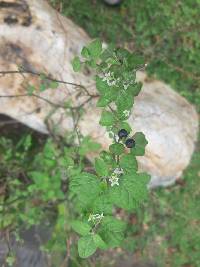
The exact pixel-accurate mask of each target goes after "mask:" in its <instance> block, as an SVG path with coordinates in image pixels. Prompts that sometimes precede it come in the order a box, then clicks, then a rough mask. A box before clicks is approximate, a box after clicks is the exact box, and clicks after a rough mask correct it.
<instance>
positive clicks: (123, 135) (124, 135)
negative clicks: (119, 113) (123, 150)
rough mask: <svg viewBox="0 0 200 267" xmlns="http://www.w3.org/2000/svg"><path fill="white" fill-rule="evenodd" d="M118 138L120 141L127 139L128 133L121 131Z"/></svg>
mask: <svg viewBox="0 0 200 267" xmlns="http://www.w3.org/2000/svg"><path fill="white" fill-rule="evenodd" d="M118 136H119V138H120V139H122V138H124V137H125V138H126V137H127V136H128V132H127V131H126V130H125V129H121V130H120V131H119V132H118Z"/></svg>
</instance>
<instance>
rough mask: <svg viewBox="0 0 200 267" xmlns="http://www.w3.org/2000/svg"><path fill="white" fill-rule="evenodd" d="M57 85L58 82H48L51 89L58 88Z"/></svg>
mask: <svg viewBox="0 0 200 267" xmlns="http://www.w3.org/2000/svg"><path fill="white" fill-rule="evenodd" d="M58 85H59V83H58V82H56V81H51V82H50V84H49V87H50V88H52V89H56V88H58Z"/></svg>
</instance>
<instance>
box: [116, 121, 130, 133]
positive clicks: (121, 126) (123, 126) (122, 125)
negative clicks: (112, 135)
mask: <svg viewBox="0 0 200 267" xmlns="http://www.w3.org/2000/svg"><path fill="white" fill-rule="evenodd" d="M121 129H125V130H126V131H127V132H128V133H130V132H131V130H132V129H131V126H130V125H129V124H128V122H126V121H122V122H120V123H119V125H118V131H119V130H121Z"/></svg>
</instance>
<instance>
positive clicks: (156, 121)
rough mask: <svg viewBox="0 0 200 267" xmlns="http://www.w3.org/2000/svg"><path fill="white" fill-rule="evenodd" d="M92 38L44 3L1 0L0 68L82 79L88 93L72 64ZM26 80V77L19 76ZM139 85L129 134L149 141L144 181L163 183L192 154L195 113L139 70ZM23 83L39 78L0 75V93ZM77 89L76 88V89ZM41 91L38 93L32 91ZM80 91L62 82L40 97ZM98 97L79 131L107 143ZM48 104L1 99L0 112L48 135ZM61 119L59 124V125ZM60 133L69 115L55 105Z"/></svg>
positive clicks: (16, 91) (86, 77)
mask: <svg viewBox="0 0 200 267" xmlns="http://www.w3.org/2000/svg"><path fill="white" fill-rule="evenodd" d="M89 41H90V38H89V37H88V36H87V34H86V33H85V32H84V31H83V30H82V29H80V28H79V27H78V26H76V25H75V24H74V23H73V22H72V21H70V20H69V19H67V18H64V17H62V16H61V15H60V14H58V13H57V12H56V11H55V10H53V9H52V8H51V7H50V6H49V5H48V4H47V3H46V2H45V1H42V0H33V1H26V0H6V1H3V2H0V70H1V71H8V70H17V69H18V66H19V65H21V66H23V68H25V69H26V70H30V71H33V72H45V73H48V74H50V75H52V76H53V77H55V78H57V79H60V80H65V81H68V82H71V83H76V84H82V85H84V86H86V87H87V88H88V90H89V91H90V93H91V94H95V93H96V90H95V87H94V82H93V80H92V78H91V75H90V74H89V73H85V74H76V73H74V72H73V70H72V67H71V64H70V61H71V60H72V58H73V57H74V56H75V55H76V54H78V53H79V52H80V49H81V48H82V47H83V46H84V45H85V44H86V43H88V42H89ZM25 78H26V79H25ZM138 79H139V80H140V81H142V82H143V84H144V85H143V89H142V92H141V94H140V95H139V96H138V97H137V98H136V101H135V107H134V110H133V114H132V116H131V118H130V123H131V125H132V126H133V129H134V131H143V132H144V133H145V135H146V138H147V139H148V141H149V144H148V146H147V149H146V154H145V156H144V157H139V158H138V160H139V163H140V167H141V169H142V170H146V171H148V172H149V173H150V174H151V176H152V179H151V183H150V186H151V187H154V186H159V185H162V186H166V185H169V184H172V183H173V182H174V181H175V179H177V178H178V177H180V176H181V174H182V172H183V170H184V169H185V168H186V167H187V165H188V163H189V161H190V158H191V155H192V153H193V151H194V147H195V141H196V138H197V129H198V115H197V113H196V111H195V109H194V107H193V106H192V105H191V104H189V103H188V102H187V101H186V100H185V99H184V98H183V97H181V96H179V95H178V94H177V93H176V92H174V91H173V90H172V89H171V88H170V87H169V86H167V85H166V84H164V83H163V82H160V81H157V80H151V79H149V78H148V77H147V75H146V74H145V73H143V72H139V73H138ZM27 80H28V81H29V82H30V83H32V84H35V85H36V86H37V85H38V84H39V79H38V77H37V76H33V75H30V74H24V75H23V76H22V75H19V74H7V75H4V76H2V77H1V78H0V95H1V96H2V95H12V96H13V95H23V94H26V88H27V83H26V82H25V81H27ZM79 89H80V88H79ZM38 94H39V93H38ZM77 95H78V88H77V87H75V86H71V85H60V86H59V89H57V90H51V89H50V90H47V91H45V92H43V93H40V96H42V97H45V98H47V99H49V100H50V101H53V102H56V103H61V102H63V101H64V100H67V99H69V98H72V100H73V103H74V105H78V104H79V103H81V101H84V100H85V99H86V96H84V94H82V95H81V96H79V97H78V98H77ZM95 102H96V100H93V101H92V102H90V103H89V104H88V105H87V107H86V114H85V115H84V117H83V119H82V120H81V121H80V123H79V125H78V127H79V129H80V131H81V132H82V133H83V134H85V135H87V134H90V135H91V136H92V137H93V138H94V139H96V140H97V141H99V142H100V143H101V144H102V146H103V147H104V148H107V147H108V145H109V143H110V140H109V138H108V136H107V135H105V129H104V128H102V127H100V126H99V125H98V121H99V114H100V110H99V109H97V108H96V107H95ZM51 110H52V106H51V105H49V104H48V103H46V102H44V101H43V100H41V99H38V98H35V97H30V96H29V97H22V96H20V97H9V98H6V97H4V98H0V113H2V114H6V115H8V116H11V117H12V118H15V119H17V120H18V121H20V122H22V123H24V124H26V125H28V126H30V127H32V128H34V129H36V130H38V131H41V132H48V128H47V127H46V124H45V118H46V117H47V116H48V114H49V112H50V111H51ZM58 122H59V123H58ZM53 123H54V124H56V125H57V128H58V131H59V132H60V133H61V134H64V133H66V132H67V131H68V130H71V129H72V127H73V120H72V118H71V117H70V116H66V115H65V114H64V112H63V111H62V110H61V109H58V110H56V112H55V113H54V114H53V116H52V117H51V125H52V124H53Z"/></svg>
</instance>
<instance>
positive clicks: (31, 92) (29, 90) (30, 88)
mask: <svg viewBox="0 0 200 267" xmlns="http://www.w3.org/2000/svg"><path fill="white" fill-rule="evenodd" d="M27 91H28V95H32V94H33V92H34V91H35V86H34V85H31V84H28V86H27Z"/></svg>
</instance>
